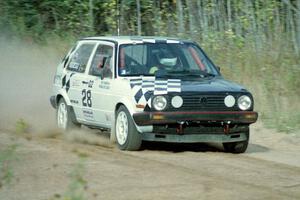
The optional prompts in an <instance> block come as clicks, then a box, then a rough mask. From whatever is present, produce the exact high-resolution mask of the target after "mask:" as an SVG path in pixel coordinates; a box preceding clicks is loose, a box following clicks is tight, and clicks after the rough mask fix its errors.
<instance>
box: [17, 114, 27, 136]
mask: <svg viewBox="0 0 300 200" xmlns="http://www.w3.org/2000/svg"><path fill="white" fill-rule="evenodd" d="M28 128H29V125H28V123H27V122H25V120H24V119H23V118H20V119H18V120H17V121H16V124H15V131H16V133H17V134H24V133H28Z"/></svg>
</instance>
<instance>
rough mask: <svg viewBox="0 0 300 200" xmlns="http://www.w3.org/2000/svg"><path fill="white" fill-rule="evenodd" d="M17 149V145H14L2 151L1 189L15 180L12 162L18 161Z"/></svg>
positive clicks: (0, 168) (0, 166)
mask: <svg viewBox="0 0 300 200" xmlns="http://www.w3.org/2000/svg"><path fill="white" fill-rule="evenodd" d="M16 149H17V145H16V144H14V145H10V146H8V147H7V148H5V149H4V150H2V151H0V189H1V187H3V186H4V185H8V184H10V183H11V181H12V179H13V176H14V173H13V169H12V162H13V161H15V160H17V156H16Z"/></svg>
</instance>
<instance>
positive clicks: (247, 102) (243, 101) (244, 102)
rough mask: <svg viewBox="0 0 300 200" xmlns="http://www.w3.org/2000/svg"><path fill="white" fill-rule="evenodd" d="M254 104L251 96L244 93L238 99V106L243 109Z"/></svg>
mask: <svg viewBox="0 0 300 200" xmlns="http://www.w3.org/2000/svg"><path fill="white" fill-rule="evenodd" d="M251 105H252V101H251V99H250V97H248V96H246V95H243V96H240V97H239V99H238V106H239V108H240V109H241V110H248V109H249V108H250V107H251Z"/></svg>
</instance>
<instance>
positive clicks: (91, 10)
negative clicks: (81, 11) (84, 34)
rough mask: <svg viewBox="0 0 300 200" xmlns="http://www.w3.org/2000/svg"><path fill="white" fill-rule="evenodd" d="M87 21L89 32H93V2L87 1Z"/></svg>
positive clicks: (91, 0)
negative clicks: (88, 22) (88, 21)
mask: <svg viewBox="0 0 300 200" xmlns="http://www.w3.org/2000/svg"><path fill="white" fill-rule="evenodd" d="M89 19H90V31H92V32H94V3H93V0H89Z"/></svg>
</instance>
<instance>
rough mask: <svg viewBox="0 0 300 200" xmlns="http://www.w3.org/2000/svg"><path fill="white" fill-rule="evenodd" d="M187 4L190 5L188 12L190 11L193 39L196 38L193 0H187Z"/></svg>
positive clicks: (190, 26) (190, 27)
mask: <svg viewBox="0 0 300 200" xmlns="http://www.w3.org/2000/svg"><path fill="white" fill-rule="evenodd" d="M186 3H187V6H188V13H189V29H190V34H191V36H192V38H193V39H195V33H196V30H195V26H194V24H195V21H194V15H193V1H192V0H187V1H186Z"/></svg>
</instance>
